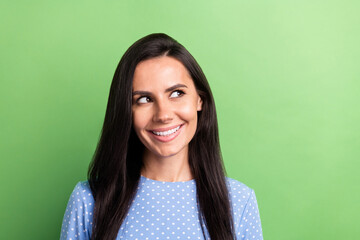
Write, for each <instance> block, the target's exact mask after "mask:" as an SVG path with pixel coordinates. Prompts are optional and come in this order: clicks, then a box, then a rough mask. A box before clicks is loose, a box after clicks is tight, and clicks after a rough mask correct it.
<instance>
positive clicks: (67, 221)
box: [60, 181, 94, 240]
mask: <svg viewBox="0 0 360 240" xmlns="http://www.w3.org/2000/svg"><path fill="white" fill-rule="evenodd" d="M93 209H94V198H93V196H92V193H91V190H90V187H89V184H88V182H87V181H84V182H79V183H78V184H76V186H75V188H74V190H73V192H72V193H71V196H70V198H69V202H68V204H67V207H66V210H65V214H64V218H63V222H62V226H61V234H60V240H75V239H79V240H85V239H90V236H91V228H92V217H93Z"/></svg>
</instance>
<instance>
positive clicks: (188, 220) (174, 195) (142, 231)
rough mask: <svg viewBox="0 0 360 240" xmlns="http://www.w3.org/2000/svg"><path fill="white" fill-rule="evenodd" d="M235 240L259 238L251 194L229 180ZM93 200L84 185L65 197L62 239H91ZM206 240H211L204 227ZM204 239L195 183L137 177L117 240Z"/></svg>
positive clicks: (257, 215)
mask: <svg viewBox="0 0 360 240" xmlns="http://www.w3.org/2000/svg"><path fill="white" fill-rule="evenodd" d="M227 184H228V187H229V194H230V201H231V206H232V212H233V217H234V223H235V229H236V235H237V239H241V240H250V239H258V240H262V239H263V237H262V229H261V222H260V215H259V210H258V205H257V201H256V197H255V193H254V191H253V190H252V189H250V188H249V187H247V186H246V185H245V184H243V183H241V182H239V181H237V180H234V179H231V178H227ZM93 210H94V198H93V196H92V193H91V190H90V186H89V184H88V182H87V181H83V182H79V183H78V184H77V185H76V186H75V188H74V190H73V192H72V194H71V196H70V199H69V202H68V204H67V207H66V211H65V214H64V219H63V223H62V227H61V236H60V239H61V240H63V239H67V240H75V239H81V240H84V239H90V236H91V230H92V225H93ZM205 234H206V239H210V238H209V235H208V232H207V230H206V228H205ZM122 239H131V240H140V239H141V240H156V239H204V236H203V234H202V231H201V226H200V222H199V219H198V208H197V204H196V184H195V180H190V181H185V182H161V181H155V180H151V179H148V178H145V177H143V176H141V178H140V182H139V186H138V189H137V193H136V195H135V198H134V200H133V202H132V204H131V207H130V210H129V212H128V214H127V216H126V218H125V220H124V222H123V223H122V225H121V227H120V229H119V232H118V235H117V238H116V240H122Z"/></svg>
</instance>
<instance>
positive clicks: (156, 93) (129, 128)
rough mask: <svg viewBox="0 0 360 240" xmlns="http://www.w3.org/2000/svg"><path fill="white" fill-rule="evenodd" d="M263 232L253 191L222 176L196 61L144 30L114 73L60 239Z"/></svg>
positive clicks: (211, 108) (256, 235)
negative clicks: (85, 172) (98, 134)
mask: <svg viewBox="0 0 360 240" xmlns="http://www.w3.org/2000/svg"><path fill="white" fill-rule="evenodd" d="M204 238H205V239H219V240H225V239H262V230H261V223H260V217H259V212H258V207H257V203H256V198H255V194H254V191H253V190H252V189H250V188H248V187H247V186H246V185H244V184H242V183H240V182H238V181H236V180H233V179H230V178H227V177H225V174H224V168H223V162H222V158H221V154H220V147H219V138H218V126H217V118H216V112H215V104H214V100H213V97H212V94H211V90H210V87H209V85H208V82H207V80H206V78H205V75H204V73H203V72H202V70H201V68H200V66H199V65H198V64H197V62H196V60H195V59H194V58H193V57H192V55H191V54H190V53H189V52H188V51H187V50H186V49H185V48H184V47H183V46H182V45H181V44H179V43H178V42H177V41H175V40H174V39H172V38H171V37H169V36H167V35H165V34H151V35H148V36H146V37H144V38H142V39H140V40H138V41H137V42H135V43H134V44H133V45H132V46H131V47H130V48H129V49H128V50H127V51H126V52H125V54H124V56H123V57H122V59H121V60H120V63H119V65H118V67H117V69H116V71H115V75H114V78H113V81H112V84H111V89H110V95H109V100H108V105H107V110H106V115H105V120H104V125H103V128H102V134H101V138H100V141H99V143H98V146H97V149H96V152H95V155H94V158H93V161H92V163H91V164H90V167H89V172H88V181H84V182H79V183H78V184H77V185H76V186H75V189H74V191H73V193H72V195H71V197H70V200H69V203H68V205H67V209H66V212H65V215H64V221H63V225H62V230H61V239H204Z"/></svg>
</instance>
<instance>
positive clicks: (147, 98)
mask: <svg viewBox="0 0 360 240" xmlns="http://www.w3.org/2000/svg"><path fill="white" fill-rule="evenodd" d="M150 101H151V99H150V98H149V97H147V96H144V97H140V98H138V100H136V102H137V103H148V102H150Z"/></svg>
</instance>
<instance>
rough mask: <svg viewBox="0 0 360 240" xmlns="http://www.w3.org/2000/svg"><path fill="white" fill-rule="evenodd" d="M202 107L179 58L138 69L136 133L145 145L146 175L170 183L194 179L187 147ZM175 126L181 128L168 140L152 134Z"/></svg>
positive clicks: (144, 63) (156, 60)
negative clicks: (154, 131)
mask: <svg viewBox="0 0 360 240" xmlns="http://www.w3.org/2000/svg"><path fill="white" fill-rule="evenodd" d="M201 108H202V100H201V98H200V96H199V95H198V93H197V91H196V88H195V85H194V82H193V80H192V79H191V77H190V75H189V74H188V71H187V70H186V68H185V67H184V65H183V64H182V63H181V62H180V61H178V60H177V59H175V58H172V57H168V56H162V57H157V58H152V59H148V60H145V61H142V62H140V63H139V64H138V65H137V66H136V68H135V72H134V78H133V103H132V114H133V127H134V130H135V132H136V134H137V136H138V137H139V139H140V141H141V142H142V143H143V144H144V146H145V152H144V156H143V163H144V167H143V169H142V170H141V174H142V175H143V176H145V177H147V178H150V179H153V180H158V181H167V182H177V181H188V180H191V179H193V176H192V173H191V171H190V167H189V162H188V145H189V142H190V141H191V139H192V138H193V137H194V134H195V131H196V127H197V112H198V111H201ZM176 126H181V128H180V129H179V130H178V132H176V133H174V134H173V135H171V136H169V137H156V135H154V134H153V133H152V131H151V130H159V129H160V130H162V128H169V127H170V128H174V127H176ZM174 136H175V137H174ZM159 138H160V139H159ZM164 139H165V140H164ZM169 139H170V140H169Z"/></svg>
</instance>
